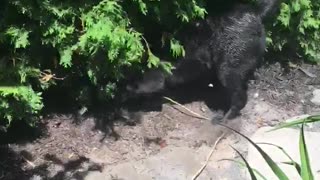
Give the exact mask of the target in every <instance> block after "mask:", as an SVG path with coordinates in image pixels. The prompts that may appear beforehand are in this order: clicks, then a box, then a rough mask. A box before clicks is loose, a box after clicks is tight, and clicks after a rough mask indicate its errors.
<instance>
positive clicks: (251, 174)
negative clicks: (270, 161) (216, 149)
mask: <svg viewBox="0 0 320 180" xmlns="http://www.w3.org/2000/svg"><path fill="white" fill-rule="evenodd" d="M231 148H232V149H233V150H234V151H236V152H237V154H238V155H239V156H240V157H241V159H242V160H243V162H244V163H245V165H246V167H247V169H248V171H249V174H250V177H251V179H252V180H257V177H256V176H255V175H254V172H253V170H252V168H251V166H250V165H249V163H248V162H247V160H246V159H245V158H244V157H243V156H242V154H241V153H240V152H239V151H238V150H237V149H235V148H234V147H232V146H231Z"/></svg>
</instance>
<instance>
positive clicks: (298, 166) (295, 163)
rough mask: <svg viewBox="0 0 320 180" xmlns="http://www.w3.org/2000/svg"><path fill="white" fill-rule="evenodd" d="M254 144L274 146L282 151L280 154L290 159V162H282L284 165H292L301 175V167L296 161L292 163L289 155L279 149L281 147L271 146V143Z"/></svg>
mask: <svg viewBox="0 0 320 180" xmlns="http://www.w3.org/2000/svg"><path fill="white" fill-rule="evenodd" d="M256 144H265V145H270V146H274V147H277V148H278V149H280V150H281V151H282V153H283V154H284V155H285V156H287V157H288V158H289V159H290V162H282V163H284V164H289V165H293V166H294V167H295V168H296V170H297V172H298V173H299V174H300V175H301V167H300V164H299V163H297V162H296V161H294V160H293V159H292V158H291V157H290V156H289V154H288V153H287V152H286V151H285V150H284V149H283V148H282V147H281V146H278V145H276V144H272V143H256Z"/></svg>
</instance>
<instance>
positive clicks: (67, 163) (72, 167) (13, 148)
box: [0, 63, 320, 180]
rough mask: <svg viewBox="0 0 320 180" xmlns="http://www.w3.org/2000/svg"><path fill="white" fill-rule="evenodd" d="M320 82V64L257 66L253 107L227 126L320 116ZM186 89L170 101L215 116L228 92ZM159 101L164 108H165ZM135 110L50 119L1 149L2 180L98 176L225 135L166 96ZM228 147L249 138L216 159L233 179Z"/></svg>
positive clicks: (248, 130) (246, 129)
mask: <svg viewBox="0 0 320 180" xmlns="http://www.w3.org/2000/svg"><path fill="white" fill-rule="evenodd" d="M319 77H320V67H319V66H318V67H317V66H312V65H306V64H302V65H299V66H298V65H292V66H291V67H290V68H289V70H285V69H283V67H281V66H280V64H278V63H275V64H271V65H266V66H263V67H261V68H259V69H258V71H257V73H256V80H252V81H251V82H250V88H249V92H248V94H249V101H248V104H247V106H246V107H245V108H244V109H243V111H242V115H241V116H240V117H238V118H237V119H235V120H233V121H230V122H229V125H230V126H232V127H234V128H236V129H238V130H240V131H241V132H242V133H244V134H246V135H251V134H252V133H254V132H255V130H257V129H258V128H259V127H262V126H273V125H276V124H278V123H279V122H281V121H284V120H285V119H287V118H289V117H293V116H296V115H301V114H306V113H313V112H316V111H319V107H317V106H315V105H314V104H312V103H311V102H310V98H311V96H312V92H313V91H314V89H319V88H320V78H319ZM199 89H200V90H199ZM182 92H183V93H182ZM182 92H181V91H179V92H174V93H173V94H169V95H168V96H169V97H170V98H172V99H174V100H176V101H178V102H180V103H182V104H183V105H184V106H185V107H187V108H188V109H190V110H192V111H194V112H196V113H198V114H201V115H203V116H206V117H209V118H210V117H213V116H214V115H215V113H216V111H215V108H216V105H215V103H217V102H218V100H219V101H220V99H224V98H223V96H222V95H221V93H223V90H221V89H219V87H215V84H214V87H213V88H211V87H203V88H199V87H194V88H193V89H192V88H191V89H189V90H188V91H186V90H184V91H182ZM213 92H214V93H213ZM177 94H178V96H177ZM181 97H184V98H181ZM185 97H188V98H187V99H186V98H185ZM158 102H166V103H164V104H162V105H161V104H160V106H159V103H158ZM154 104H157V105H155V106H153V105H154ZM146 107H148V109H147V108H146ZM135 108H136V109H140V111H139V112H136V113H134V115H132V116H130V117H129V118H135V119H138V120H139V121H134V122H135V123H124V122H122V121H108V120H107V119H108V118H107V116H108V115H105V114H103V113H102V114H101V115H99V116H92V115H90V116H88V117H84V118H82V120H81V122H78V121H76V118H75V116H73V115H71V114H51V115H50V116H46V117H44V118H43V119H42V122H41V124H42V125H41V127H40V128H39V129H38V130H39V131H36V132H39V133H36V134H35V135H34V136H33V138H28V139H23V140H20V141H17V142H14V143H11V144H9V145H8V147H2V148H0V150H1V155H0V158H1V159H0V160H1V161H0V179H1V180H4V179H6V180H7V179H8V180H9V179H20V180H24V179H85V177H86V176H87V175H88V173H90V172H92V171H102V170H103V169H104V168H105V167H110V166H115V165H117V164H120V163H123V162H127V161H132V160H141V159H145V158H147V157H150V156H152V155H155V154H157V153H159V152H160V151H161V150H162V149H164V148H167V147H181V146H187V147H190V148H194V149H197V148H199V147H201V146H202V145H203V144H206V145H207V146H210V147H212V146H213V144H214V142H215V141H216V140H217V138H218V136H220V135H221V134H222V132H225V129H224V128H222V127H221V126H218V125H214V124H212V123H210V122H209V121H208V120H204V119H199V118H196V117H194V116H192V115H190V113H189V112H187V111H186V110H184V109H183V108H181V107H180V106H178V105H173V104H170V103H168V101H165V100H163V99H162V100H159V99H157V100H153V99H148V100H147V101H145V102H144V103H141V104H140V105H136V106H135ZM210 108H211V109H212V110H210ZM106 112H107V110H106ZM108 117H109V116H108ZM75 122H78V123H75ZM130 122H132V121H130ZM21 131H25V133H23V132H21V134H23V135H22V136H27V135H28V131H27V130H21ZM228 145H233V146H234V147H236V148H237V149H240V150H241V152H243V153H244V154H245V153H246V149H245V147H246V146H245V145H246V144H245V143H244V142H243V140H241V138H239V137H237V136H235V135H233V134H227V135H226V138H225V139H223V141H222V142H221V143H220V144H219V145H218V147H217V150H216V153H215V157H213V158H212V160H211V161H216V163H215V165H214V166H215V167H213V170H215V171H214V172H212V173H216V174H220V175H221V176H220V177H222V176H225V177H226V179H231V178H228V174H227V172H224V174H223V171H221V169H223V167H224V166H227V164H226V162H222V161H221V162H219V160H220V159H223V158H226V157H233V158H236V156H235V155H234V154H233V153H232V151H231V150H226V149H227V148H228V147H229V146H228ZM205 156H206V155H205ZM199 168H200V167H199ZM217 177H218V176H217ZM230 177H232V176H230ZM113 179H116V178H113Z"/></svg>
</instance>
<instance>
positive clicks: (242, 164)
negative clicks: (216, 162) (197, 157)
mask: <svg viewBox="0 0 320 180" xmlns="http://www.w3.org/2000/svg"><path fill="white" fill-rule="evenodd" d="M223 160H227V161H232V162H235V163H237V164H238V165H240V166H241V167H246V164H245V163H243V162H241V161H237V160H234V159H228V158H226V159H221V160H220V161H223ZM251 169H252V171H253V172H254V173H255V174H257V175H258V176H259V177H261V179H263V180H267V178H266V177H264V176H263V175H262V174H261V173H260V172H259V171H258V170H257V169H255V168H251Z"/></svg>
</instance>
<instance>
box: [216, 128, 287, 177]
mask: <svg viewBox="0 0 320 180" xmlns="http://www.w3.org/2000/svg"><path fill="white" fill-rule="evenodd" d="M219 125H220V126H223V127H225V128H227V129H230V130H231V131H233V132H235V133H237V134H239V135H240V136H242V137H244V138H245V139H246V140H248V141H249V142H250V143H251V144H252V145H253V146H254V147H255V148H256V149H257V150H258V151H259V153H260V154H261V156H262V157H263V159H264V160H265V161H266V162H267V164H268V165H269V167H270V168H271V170H272V171H273V173H274V174H275V175H276V176H277V177H278V178H279V179H280V180H289V178H288V177H287V176H286V174H285V173H284V172H283V171H282V170H281V169H280V167H279V166H278V165H277V164H276V163H275V162H274V161H273V160H272V159H271V158H270V156H269V155H268V154H267V153H266V152H264V151H263V150H262V149H261V148H260V147H259V146H258V145H256V144H255V143H254V142H253V141H252V140H251V139H250V138H248V137H247V136H245V135H243V134H242V133H240V132H239V131H237V130H235V129H233V128H231V127H228V126H226V125H223V124H220V123H219Z"/></svg>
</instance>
